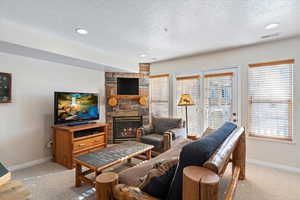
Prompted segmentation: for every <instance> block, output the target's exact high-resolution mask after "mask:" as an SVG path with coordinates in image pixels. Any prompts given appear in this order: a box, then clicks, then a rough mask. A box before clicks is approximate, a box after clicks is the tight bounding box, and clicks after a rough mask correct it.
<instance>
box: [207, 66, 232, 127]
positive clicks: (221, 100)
mask: <svg viewBox="0 0 300 200" xmlns="http://www.w3.org/2000/svg"><path fill="white" fill-rule="evenodd" d="M233 75H234V74H233V72H226V73H216V74H207V75H205V76H204V78H205V79H204V80H205V81H204V85H205V93H204V94H205V97H204V103H205V112H206V113H205V115H206V127H210V128H214V129H217V128H219V127H220V126H222V124H224V123H225V122H226V121H231V119H232V106H233V105H232V100H233V94H232V88H233Z"/></svg>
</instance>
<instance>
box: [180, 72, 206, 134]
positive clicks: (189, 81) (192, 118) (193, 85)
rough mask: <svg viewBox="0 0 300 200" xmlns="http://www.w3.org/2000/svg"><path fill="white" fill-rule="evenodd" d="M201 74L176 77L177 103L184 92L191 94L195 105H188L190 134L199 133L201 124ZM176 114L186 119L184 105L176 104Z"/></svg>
mask: <svg viewBox="0 0 300 200" xmlns="http://www.w3.org/2000/svg"><path fill="white" fill-rule="evenodd" d="M200 90H201V89H200V76H199V75H193V76H177V77H176V102H175V103H176V104H178V102H179V100H180V97H181V95H182V94H190V95H191V96H192V100H193V102H194V105H191V106H188V107H187V113H188V132H189V135H197V134H198V133H199V130H202V126H201V119H202V117H201V116H202V114H201V104H200V102H201V99H200ZM176 115H177V117H179V118H181V119H184V120H185V119H186V110H185V107H184V106H176Z"/></svg>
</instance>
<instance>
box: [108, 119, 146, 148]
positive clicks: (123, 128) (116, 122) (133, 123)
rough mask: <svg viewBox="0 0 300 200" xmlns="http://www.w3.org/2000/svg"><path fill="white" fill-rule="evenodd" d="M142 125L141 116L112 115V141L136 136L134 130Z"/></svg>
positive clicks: (115, 141) (130, 138) (116, 141)
mask: <svg viewBox="0 0 300 200" xmlns="http://www.w3.org/2000/svg"><path fill="white" fill-rule="evenodd" d="M142 125H143V116H121V117H113V143H118V142H122V141H126V140H133V139H135V138H136V132H137V129H138V128H139V127H141V126H142Z"/></svg>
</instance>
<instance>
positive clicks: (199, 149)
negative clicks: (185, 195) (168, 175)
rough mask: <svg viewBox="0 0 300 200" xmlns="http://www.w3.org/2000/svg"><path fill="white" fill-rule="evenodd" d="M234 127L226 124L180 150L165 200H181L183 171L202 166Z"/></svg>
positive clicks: (231, 124) (228, 123)
mask: <svg viewBox="0 0 300 200" xmlns="http://www.w3.org/2000/svg"><path fill="white" fill-rule="evenodd" d="M236 127H237V126H236V125H235V124H233V123H230V122H226V123H225V124H224V125H223V126H222V127H221V128H219V129H218V130H216V131H215V132H214V133H211V134H210V135H208V136H206V137H203V138H201V139H200V140H197V141H195V142H192V143H189V144H187V145H185V146H184V147H183V148H182V151H181V153H180V158H179V164H178V167H177V170H176V172H175V176H174V179H173V181H172V183H171V186H170V190H169V194H168V197H167V200H181V199H182V176H183V169H184V168H185V167H187V166H202V165H203V164H204V163H205V162H206V161H207V160H208V159H209V158H210V156H211V155H212V154H213V153H214V152H215V151H216V149H217V148H218V147H219V146H220V145H221V144H222V143H223V142H224V141H225V139H226V138H227V137H228V136H229V135H230V134H231V133H232V132H233V131H234V129H236Z"/></svg>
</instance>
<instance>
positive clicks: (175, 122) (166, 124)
mask: <svg viewBox="0 0 300 200" xmlns="http://www.w3.org/2000/svg"><path fill="white" fill-rule="evenodd" d="M181 124H182V120H181V119H177V118H155V117H153V118H152V125H153V128H154V132H156V133H159V134H162V133H164V132H166V131H168V130H170V129H173V128H180V126H181Z"/></svg>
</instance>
